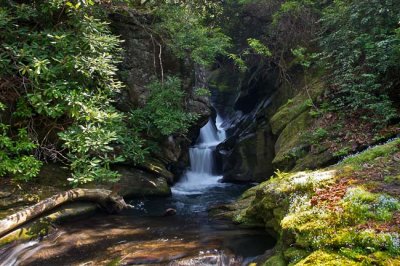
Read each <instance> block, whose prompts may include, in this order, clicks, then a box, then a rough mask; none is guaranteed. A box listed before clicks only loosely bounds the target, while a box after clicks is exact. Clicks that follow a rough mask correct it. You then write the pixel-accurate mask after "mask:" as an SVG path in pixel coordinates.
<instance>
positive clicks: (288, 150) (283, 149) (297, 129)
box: [272, 112, 311, 170]
mask: <svg viewBox="0 0 400 266" xmlns="http://www.w3.org/2000/svg"><path fill="white" fill-rule="evenodd" d="M310 123H311V119H310V116H309V114H308V112H304V113H302V114H301V115H299V116H298V117H297V118H296V119H294V120H293V121H291V122H290V123H289V124H288V125H287V126H286V127H285V129H284V130H283V131H282V133H281V134H280V135H279V138H278V139H277V141H276V144H275V152H276V155H275V158H274V160H273V162H272V163H273V164H274V165H275V166H276V167H277V168H278V169H285V170H286V169H290V168H292V167H293V166H294V165H295V162H296V160H297V158H296V157H297V156H296V154H298V153H299V151H301V150H302V149H304V148H305V147H307V146H308V144H307V143H306V142H305V141H304V138H303V134H304V132H306V130H307V128H308V127H309V125H310ZM293 155H294V156H293Z"/></svg>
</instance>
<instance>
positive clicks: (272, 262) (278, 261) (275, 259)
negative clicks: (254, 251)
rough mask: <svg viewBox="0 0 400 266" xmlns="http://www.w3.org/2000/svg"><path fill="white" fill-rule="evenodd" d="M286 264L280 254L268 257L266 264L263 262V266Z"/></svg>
mask: <svg viewBox="0 0 400 266" xmlns="http://www.w3.org/2000/svg"><path fill="white" fill-rule="evenodd" d="M286 265H287V263H286V261H285V258H284V257H283V255H282V254H277V255H274V256H272V257H270V258H269V259H268V260H267V261H266V262H264V264H263V266H286Z"/></svg>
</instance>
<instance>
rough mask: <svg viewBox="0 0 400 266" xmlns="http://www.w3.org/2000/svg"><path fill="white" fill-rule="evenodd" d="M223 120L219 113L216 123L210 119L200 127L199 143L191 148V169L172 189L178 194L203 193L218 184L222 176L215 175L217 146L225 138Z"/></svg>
mask: <svg viewBox="0 0 400 266" xmlns="http://www.w3.org/2000/svg"><path fill="white" fill-rule="evenodd" d="M222 123H223V120H222V118H221V117H220V116H218V115H217V118H216V124H215V125H214V123H213V120H212V119H210V120H209V121H208V123H207V124H206V125H205V126H204V127H202V128H201V129H200V136H199V138H198V140H197V143H196V144H195V145H194V146H193V147H191V148H190V150H189V156H190V170H189V171H187V172H186V173H185V175H184V176H183V178H182V181H181V182H179V183H178V184H176V185H175V186H174V187H173V188H172V190H173V192H174V193H176V194H201V193H202V191H204V190H205V189H206V188H208V187H211V186H217V185H219V184H220V183H218V180H219V179H220V178H221V176H218V175H215V166H214V164H215V154H214V152H215V147H216V146H217V145H218V144H220V143H221V142H222V141H224V140H225V138H226V134H225V131H224V129H223V128H222V127H221V125H222Z"/></svg>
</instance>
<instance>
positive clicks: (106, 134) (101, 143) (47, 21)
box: [0, 0, 122, 185]
mask: <svg viewBox="0 0 400 266" xmlns="http://www.w3.org/2000/svg"><path fill="white" fill-rule="evenodd" d="M103 13H104V12H102V10H101V9H99V6H98V5H95V4H94V2H93V1H79V2H75V3H73V2H69V1H60V0H51V1H20V2H19V3H18V4H17V3H13V2H11V1H10V2H8V3H6V4H4V5H3V7H2V8H1V12H0V20H1V22H0V33H1V36H2V41H3V43H2V46H1V47H0V58H1V62H0V65H1V66H3V67H2V69H1V72H0V73H1V78H4V79H7V78H9V77H10V76H13V75H15V76H17V77H18V82H19V83H17V84H13V87H9V88H6V89H8V90H17V91H18V93H19V95H20V96H19V98H18V99H17V100H18V104H17V111H16V113H15V114H16V115H18V117H19V118H22V121H21V124H22V125H23V124H25V123H26V120H27V118H30V117H32V120H31V121H32V123H33V125H32V126H33V128H35V126H38V125H36V124H35V121H36V119H37V120H40V118H41V117H42V118H43V117H45V118H48V119H51V120H53V121H55V123H56V124H62V126H58V127H61V128H62V130H61V131H60V133H59V136H60V138H61V140H63V141H64V144H63V145H64V147H65V148H67V150H68V163H69V164H70V168H71V170H72V171H73V178H72V179H71V180H70V181H71V182H72V183H73V184H74V185H77V184H80V183H86V182H89V181H94V180H104V179H108V180H113V179H115V177H116V176H117V175H116V173H114V172H113V171H111V170H110V169H109V165H110V163H114V162H118V161H121V160H122V158H121V157H119V156H116V155H114V151H113V146H114V145H115V144H117V143H118V141H119V138H120V136H119V132H117V130H116V128H118V127H117V125H118V124H120V123H122V115H121V114H120V113H119V112H117V111H116V110H115V109H114V108H113V107H112V106H111V103H112V97H113V95H114V93H115V92H117V91H118V90H119V89H120V88H121V87H122V85H121V83H120V82H119V81H117V80H116V78H115V73H116V71H117V68H116V64H117V63H118V62H119V52H120V48H119V44H120V41H119V39H118V38H117V37H116V36H114V35H112V34H111V32H110V30H109V28H108V24H107V23H106V22H104V19H105V17H104V15H105V14H103ZM24 119H25V120H24ZM14 127H15V125H14ZM19 132H20V134H22V132H24V134H23V135H21V136H19V140H18V143H19V142H21V143H20V144H19V145H24V146H26V149H25V150H32V149H33V148H34V147H36V145H34V144H33V143H32V142H30V144H29V142H28V139H27V138H24V137H25V136H26V135H27V134H26V131H25V130H23V129H19ZM20 134H19V135H20ZM3 135H4V134H3ZM35 142H39V141H38V140H35ZM8 149H10V147H8ZM29 158H31V157H29ZM35 165H36V166H39V165H40V164H39V163H36V164H35ZM35 165H34V166H35ZM34 168H35V167H33V169H34ZM35 173H37V171H33V170H32V172H31V174H29V175H28V177H33V176H34V175H35Z"/></svg>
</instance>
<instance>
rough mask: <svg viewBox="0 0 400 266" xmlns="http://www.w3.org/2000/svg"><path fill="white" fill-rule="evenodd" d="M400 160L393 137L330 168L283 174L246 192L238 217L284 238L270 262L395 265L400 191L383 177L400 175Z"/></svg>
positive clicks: (398, 256)
mask: <svg viewBox="0 0 400 266" xmlns="http://www.w3.org/2000/svg"><path fill="white" fill-rule="evenodd" d="M398 158H400V139H395V140H393V141H390V142H388V143H386V144H383V145H379V146H376V147H373V148H371V149H368V150H366V151H364V152H362V153H360V154H357V155H354V156H352V157H349V158H347V159H345V160H343V161H342V162H341V163H339V164H337V165H334V166H332V167H329V168H325V169H321V170H318V171H307V172H304V171H303V172H294V173H282V172H277V174H276V175H275V176H274V177H273V178H271V179H270V180H268V181H266V182H264V183H261V184H260V185H258V186H256V187H255V188H252V189H251V190H250V191H249V192H247V193H246V194H247V195H251V197H250V199H251V201H249V200H247V201H246V199H249V197H246V196H243V197H242V198H241V199H239V202H240V204H239V203H236V206H240V208H241V209H238V210H236V212H235V213H234V215H233V219H234V221H236V222H238V223H241V224H245V225H246V224H247V225H248V224H257V223H263V224H264V226H265V228H266V229H267V230H269V231H271V230H273V231H274V232H275V235H276V236H278V237H279V241H278V243H279V246H277V247H276V248H275V255H274V256H273V257H270V258H269V259H268V260H266V262H265V263H266V264H265V265H272V264H268V261H270V262H271V261H274V263H280V261H281V259H283V260H284V261H285V263H286V264H290V265H396V264H393V263H395V262H398V261H399V259H400V230H399V228H400V226H399V221H400V220H399V219H398V217H399V213H400V196H399V194H398V191H399V189H400V188H399V184H397V183H395V182H391V183H390V185H389V184H388V183H387V180H385V175H390V176H397V175H398V174H399V173H400V169H399V168H398V167H395V165H397V166H398V160H399V159H398ZM246 194H244V195H246ZM249 202H250V204H249V205H248V206H247V207H244V205H246V203H247V204H248V203H249ZM275 260H277V262H275ZM286 264H285V265H286Z"/></svg>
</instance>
